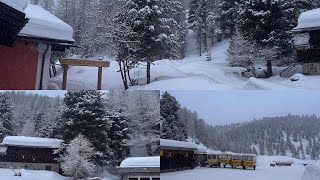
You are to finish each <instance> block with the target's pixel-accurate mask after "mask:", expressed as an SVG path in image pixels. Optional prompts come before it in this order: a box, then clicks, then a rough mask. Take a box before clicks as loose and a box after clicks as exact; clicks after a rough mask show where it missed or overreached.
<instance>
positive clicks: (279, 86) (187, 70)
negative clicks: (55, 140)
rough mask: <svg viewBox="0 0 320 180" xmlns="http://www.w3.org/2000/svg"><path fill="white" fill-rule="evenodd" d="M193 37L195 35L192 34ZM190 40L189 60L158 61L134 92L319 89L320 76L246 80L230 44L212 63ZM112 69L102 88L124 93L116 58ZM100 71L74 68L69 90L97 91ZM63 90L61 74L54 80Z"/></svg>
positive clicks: (219, 46)
mask: <svg viewBox="0 0 320 180" xmlns="http://www.w3.org/2000/svg"><path fill="white" fill-rule="evenodd" d="M191 35H192V34H191ZM191 35H189V38H188V41H189V43H188V46H187V52H186V54H187V57H186V58H184V59H182V60H173V61H170V60H160V61H156V62H155V63H154V64H155V65H154V66H152V68H151V71H152V73H151V75H152V83H151V84H149V85H143V86H135V87H131V89H132V90H233V89H238V90H286V89H320V76H303V75H297V77H298V78H299V81H296V82H292V81H290V79H288V78H282V77H279V76H275V77H272V78H270V79H257V78H250V79H248V78H244V77H242V76H241V72H243V71H244V70H245V69H244V68H240V67H229V66H228V61H227V55H226V52H227V49H228V46H229V43H228V42H227V41H223V42H219V43H216V44H215V46H214V47H213V48H212V61H210V62H208V61H206V57H205V56H202V57H200V56H199V55H197V50H196V45H195V44H194V43H195V42H194V40H193V39H192V38H190V37H192V36H191ZM105 60H109V61H111V65H110V67H109V68H105V69H104V72H103V82H102V88H103V89H108V90H119V89H123V85H122V80H121V75H120V73H119V72H118V70H119V67H118V63H117V62H116V61H115V60H114V58H110V57H106V58H105ZM145 74H146V73H145V66H144V65H140V66H139V67H138V68H135V69H133V70H132V78H133V79H139V82H140V83H144V82H145V79H143V78H144V77H145ZM96 81H97V68H90V67H71V68H70V69H69V76H68V89H74V90H78V89H85V90H86V89H96V86H97V85H96V84H97V82H96ZM51 82H53V83H55V84H58V85H59V86H60V88H61V84H62V73H60V75H58V77H55V78H53V79H51Z"/></svg>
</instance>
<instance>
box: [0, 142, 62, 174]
mask: <svg viewBox="0 0 320 180" xmlns="http://www.w3.org/2000/svg"><path fill="white" fill-rule="evenodd" d="M62 142H63V141H62V140H59V139H49V138H35V137H24V136H7V137H5V138H4V139H3V142H2V143H1V144H0V168H15V169H30V170H48V171H55V172H58V173H59V172H60V165H59V163H58V162H57V160H56V158H57V155H56V154H54V153H53V150H55V149H58V148H59V147H60V145H61V143H62Z"/></svg>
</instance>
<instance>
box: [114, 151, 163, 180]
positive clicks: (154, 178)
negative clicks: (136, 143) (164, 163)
mask: <svg viewBox="0 0 320 180" xmlns="http://www.w3.org/2000/svg"><path fill="white" fill-rule="evenodd" d="M117 170H118V172H119V174H120V175H121V180H160V157H159V156H154V157H131V158H127V159H125V160H123V161H122V162H121V164H120V166H118V167H117Z"/></svg>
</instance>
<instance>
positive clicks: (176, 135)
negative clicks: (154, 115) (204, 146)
mask: <svg viewBox="0 0 320 180" xmlns="http://www.w3.org/2000/svg"><path fill="white" fill-rule="evenodd" d="M179 108H180V104H179V102H178V101H177V100H176V98H175V97H173V96H171V95H170V94H169V93H168V92H165V93H164V94H163V95H162V98H161V100H160V115H161V117H162V118H163V122H162V129H161V138H163V139H173V140H178V141H185V140H186V139H187V138H188V135H187V132H186V127H185V125H184V123H183V122H182V121H181V120H180V119H179V116H178V110H179Z"/></svg>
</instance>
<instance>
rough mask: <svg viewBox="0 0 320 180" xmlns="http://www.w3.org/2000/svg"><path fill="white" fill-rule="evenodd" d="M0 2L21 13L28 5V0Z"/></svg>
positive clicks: (0, 0)
mask: <svg viewBox="0 0 320 180" xmlns="http://www.w3.org/2000/svg"><path fill="white" fill-rule="evenodd" d="M0 2H3V3H5V4H6V5H8V6H11V7H13V8H15V9H17V10H19V11H21V12H23V10H25V9H26V7H27V6H28V3H29V2H28V0H0Z"/></svg>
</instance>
